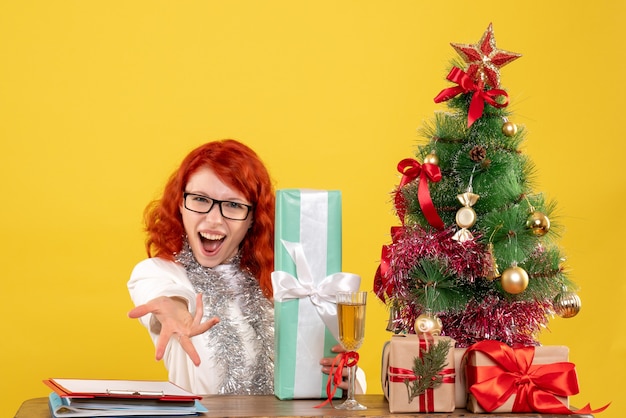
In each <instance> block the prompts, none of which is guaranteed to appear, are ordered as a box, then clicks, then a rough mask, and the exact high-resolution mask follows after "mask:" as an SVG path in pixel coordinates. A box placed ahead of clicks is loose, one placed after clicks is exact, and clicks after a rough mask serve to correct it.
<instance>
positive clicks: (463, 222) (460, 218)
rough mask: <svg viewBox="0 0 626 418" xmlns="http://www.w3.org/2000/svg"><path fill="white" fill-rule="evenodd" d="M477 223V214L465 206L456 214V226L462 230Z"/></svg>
mask: <svg viewBox="0 0 626 418" xmlns="http://www.w3.org/2000/svg"><path fill="white" fill-rule="evenodd" d="M475 223H476V212H475V211H474V209H472V208H471V207H469V206H464V207H462V208H461V209H459V210H458V211H457V212H456V224H457V225H458V226H460V227H461V228H471V227H472V226H474V224H475Z"/></svg>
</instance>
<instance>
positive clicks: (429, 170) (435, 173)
mask: <svg viewBox="0 0 626 418" xmlns="http://www.w3.org/2000/svg"><path fill="white" fill-rule="evenodd" d="M398 171H399V172H400V173H401V174H402V179H401V180H400V185H399V186H398V191H397V192H396V202H395V203H396V208H397V210H398V217H399V218H400V220H401V221H402V224H403V225H404V215H405V213H406V210H405V208H404V204H403V201H402V200H401V199H402V198H403V196H402V187H404V186H405V185H406V184H408V183H410V182H411V181H413V180H415V179H416V178H417V177H419V178H420V181H419V184H418V187H417V199H418V201H419V204H420V208H421V209H422V212H423V213H424V216H425V217H426V220H427V221H428V223H429V224H430V225H431V226H433V227H435V228H437V229H439V230H442V229H443V228H444V224H443V221H442V220H441V218H440V217H439V214H438V213H437V209H435V205H433V201H432V199H431V198H430V190H428V181H429V180H430V181H432V182H434V183H436V182H438V181H440V180H441V170H440V169H439V166H438V165H436V164H431V163H424V164H420V163H419V162H417V161H416V160H414V159H412V158H405V159H404V160H402V161H400V162H399V163H398Z"/></svg>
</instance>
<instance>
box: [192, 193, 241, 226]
mask: <svg viewBox="0 0 626 418" xmlns="http://www.w3.org/2000/svg"><path fill="white" fill-rule="evenodd" d="M183 201H184V205H185V209H187V210H190V211H192V212H196V213H209V212H211V209H213V206H215V205H216V204H217V206H218V207H219V208H220V213H221V214H222V217H224V218H226V219H231V220H233V221H244V220H246V219H247V218H248V214H249V213H250V210H251V209H252V206H251V205H246V204H245V203H239V202H231V201H229V200H217V199H213V198H211V197H208V196H204V195H201V194H194V193H183Z"/></svg>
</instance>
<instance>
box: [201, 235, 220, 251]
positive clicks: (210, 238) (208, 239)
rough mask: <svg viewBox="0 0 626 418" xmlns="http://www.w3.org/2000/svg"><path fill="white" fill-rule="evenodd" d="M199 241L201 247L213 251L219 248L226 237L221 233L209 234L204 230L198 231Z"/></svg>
mask: <svg viewBox="0 0 626 418" xmlns="http://www.w3.org/2000/svg"><path fill="white" fill-rule="evenodd" d="M199 235H200V241H201V242H202V247H203V248H204V250H205V251H206V252H208V253H213V252H215V251H217V250H218V249H219V247H220V246H221V245H222V242H224V239H225V238H226V235H221V234H209V233H206V232H200V234H199Z"/></svg>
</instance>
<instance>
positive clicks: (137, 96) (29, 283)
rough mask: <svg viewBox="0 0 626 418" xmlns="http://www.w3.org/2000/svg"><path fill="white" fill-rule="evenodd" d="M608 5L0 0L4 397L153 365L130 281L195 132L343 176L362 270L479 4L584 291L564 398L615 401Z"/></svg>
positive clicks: (617, 98) (621, 338)
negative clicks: (145, 214) (506, 54)
mask: <svg viewBox="0 0 626 418" xmlns="http://www.w3.org/2000/svg"><path fill="white" fill-rule="evenodd" d="M625 18H626V13H625V6H624V5H623V2H618V1H614V0H596V1H568V2H565V1H550V2H547V1H525V2H516V3H514V2H511V1H501V2H498V1H480V0H479V1H471V2H466V1H419V0H410V1H409V0H406V1H365V0H362V1H339V0H333V1H326V0H316V1H293V0H289V1H210V0H201V1H179V0H177V1H158V0H149V1H147V0H141V1H120V0H107V1H99V0H98V1H93V0H87V1H69V0H55V1H41V0H21V1H3V2H2V3H1V4H0V115H1V116H0V138H1V141H2V142H1V144H2V147H1V150H0V179H1V180H0V184H1V186H2V190H1V196H2V197H1V199H2V204H1V206H0V211H1V216H0V234H1V237H2V240H1V244H0V245H1V248H0V254H1V256H0V257H1V260H0V261H1V262H0V277H1V280H2V285H1V286H0V289H2V290H1V295H2V298H1V300H2V302H1V303H0V327H1V328H0V359H1V360H2V365H1V366H0V415H2V416H9V415H10V414H13V413H14V412H15V411H16V410H17V409H18V407H19V405H20V404H21V402H22V401H23V400H25V399H28V398H32V397H40V396H46V395H47V394H48V392H49V391H48V389H47V388H46V387H45V386H44V385H43V384H42V383H41V380H42V379H44V378H48V377H83V378H128V379H143V378H155V379H161V378H165V377H166V373H165V370H164V368H163V365H162V364H161V363H157V362H155V361H154V350H153V346H152V344H151V342H150V340H149V338H148V335H147V333H146V331H145V330H144V329H143V328H142V327H141V326H140V325H139V324H138V322H137V321H133V320H130V319H127V317H126V312H127V311H128V310H129V309H130V308H131V302H130V299H129V297H128V294H127V291H126V281H127V279H128V276H129V273H130V271H131V269H132V267H133V266H134V265H135V263H136V262H138V261H139V260H141V259H142V258H143V257H144V250H143V238H144V237H143V233H142V230H141V228H142V225H141V215H142V211H143V208H144V206H145V205H146V203H147V202H148V201H149V200H150V199H152V198H154V197H155V196H156V195H157V194H158V193H159V192H160V190H161V188H162V186H163V185H164V182H165V180H166V178H167V176H168V175H169V174H170V173H171V171H172V170H173V169H175V167H176V166H177V164H178V163H179V162H180V160H181V158H182V157H183V156H184V155H185V154H186V153H187V152H188V151H190V150H191V149H192V148H193V147H195V146H197V145H199V144H201V143H202V142H205V141H208V140H213V139H220V138H225V137H231V138H236V139H239V140H242V141H244V142H246V143H247V144H249V145H250V146H251V147H253V148H254V149H256V150H257V151H258V153H259V154H260V155H261V157H262V158H263V159H264V160H265V162H266V163H267V165H268V167H269V169H270V171H271V173H272V176H273V178H274V179H275V185H276V187H277V188H288V187H297V188H298V187H306V188H318V189H339V190H341V191H342V192H343V221H344V228H343V236H344V245H343V250H344V270H345V271H350V272H354V273H358V274H360V275H362V277H363V288H364V289H371V285H372V277H373V275H374V271H375V269H376V267H377V263H378V257H379V255H380V248H381V245H383V244H385V243H387V242H388V241H389V235H388V231H389V227H390V226H392V225H395V224H396V220H395V218H394V216H393V214H392V206H391V203H390V199H389V193H390V192H391V190H392V189H393V187H394V186H395V185H396V184H397V182H398V174H397V173H396V169H395V167H396V164H397V162H398V161H399V160H400V159H402V158H406V157H411V156H413V150H414V149H415V148H416V145H417V143H418V141H419V140H420V139H419V138H418V136H417V133H416V131H417V129H418V128H419V127H420V126H421V125H422V123H423V122H424V121H425V120H428V119H430V118H431V117H432V116H433V114H434V112H435V111H436V110H437V109H445V106H444V105H435V104H434V103H433V97H434V96H435V95H436V94H437V93H438V92H439V91H440V90H441V89H443V88H445V87H448V86H449V83H448V82H446V81H445V75H446V74H447V70H448V69H449V62H450V60H451V59H453V58H455V52H454V51H453V49H452V48H451V47H450V46H449V43H450V42H461V43H475V42H477V41H478V40H479V39H480V37H481V35H482V34H483V32H484V31H485V29H486V28H487V26H488V24H489V22H493V24H494V30H495V35H496V40H497V43H498V47H500V48H502V49H506V50H509V51H514V52H519V53H522V54H523V55H524V57H522V58H521V59H519V60H517V61H515V62H513V63H511V64H510V65H508V66H506V67H504V68H503V69H502V85H503V87H504V88H506V89H507V90H508V91H509V95H510V102H511V104H510V109H511V110H512V111H513V112H514V117H513V118H512V120H513V121H514V122H515V123H518V124H520V125H525V126H526V128H527V130H528V133H529V134H528V139H527V141H526V142H525V145H524V152H525V153H527V154H528V155H529V156H530V158H531V159H532V160H533V162H534V163H535V164H536V166H537V178H536V187H535V188H536V190H537V191H541V192H544V193H545V194H546V195H547V196H548V197H549V198H552V199H555V200H556V201H557V202H558V208H559V211H558V212H559V217H558V219H554V221H557V220H558V221H559V222H560V223H561V224H562V225H563V228H562V230H561V233H562V238H561V240H560V244H561V245H562V246H563V248H564V251H565V253H566V254H567V255H568V265H569V266H570V268H571V277H572V278H573V279H574V280H575V281H576V282H577V283H578V284H579V285H580V287H581V290H580V296H581V298H582V300H583V310H582V312H581V313H580V314H579V315H578V316H577V317H576V318H574V319H570V320H564V319H560V318H556V319H554V320H553V321H551V323H550V324H551V326H550V330H546V332H544V333H543V336H542V342H543V343H544V344H563V345H567V346H569V347H570V349H571V360H572V361H573V362H574V363H576V366H577V370H578V373H579V378H580V386H581V394H580V395H579V396H577V397H575V398H574V399H573V403H574V405H583V404H585V403H586V402H591V403H592V406H596V407H597V406H600V405H603V404H604V403H606V402H609V401H613V405H612V406H611V407H610V408H609V410H608V411H607V412H605V413H603V414H602V415H601V416H603V417H606V418H609V417H621V416H622V415H623V413H624V410H625V409H626V401H625V400H624V396H623V379H624V376H626V369H625V367H626V366H625V364H626V362H625V361H624V360H625V357H626V356H625V353H626V337H625V333H624V331H625V330H624V323H625V320H626V314H625V313H624V304H625V302H626V285H625V284H624V283H625V279H626V277H625V274H624V271H625V269H624V264H623V263H624V260H625V256H626V253H625V251H624V250H625V245H624V236H625V235H626V231H625V227H624V224H625V219H624V207H625V203H626V201H625V198H624V195H625V193H626V182H625V175H624V156H625V152H626V146H625V145H624V144H625V142H626V135H625V133H626V132H625V129H624V126H625V123H624V114H623V113H624V112H623V108H624V107H623V101H624V94H625V93H626V91H625V88H624V86H625V83H624V79H623V77H624V75H625V74H626V71H625V68H624V62H625V58H624V52H625V51H624V49H625V48H624V39H626V29H625V25H624V21H625ZM386 322H387V314H386V311H385V309H384V307H383V306H382V305H381V304H380V303H378V301H377V300H376V299H375V298H374V297H372V298H371V299H370V304H369V307H368V324H367V337H366V343H365V345H364V346H363V349H362V350H361V354H362V362H361V364H362V366H363V367H364V368H365V369H366V371H367V373H368V378H369V385H370V393H380V385H379V383H378V379H379V368H380V351H381V346H382V344H383V342H384V341H385V340H386V339H388V338H389V334H388V333H387V332H386V331H385V326H386Z"/></svg>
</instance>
